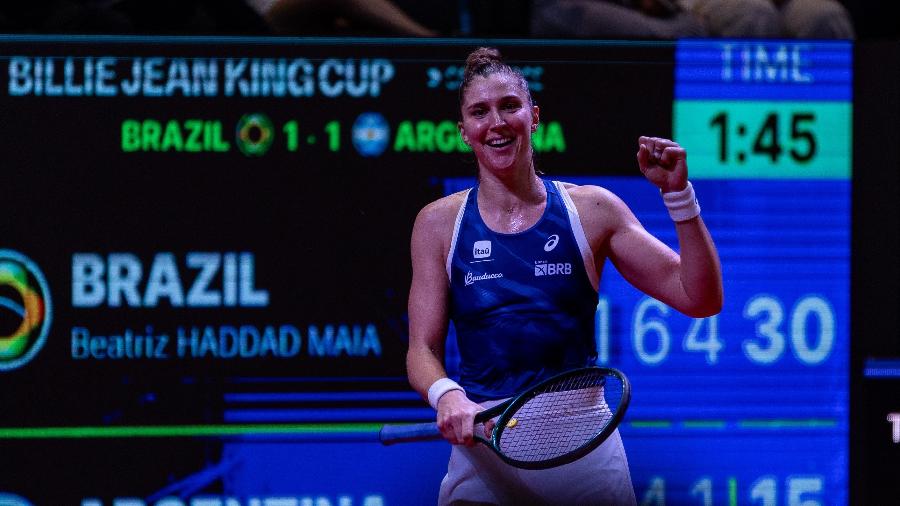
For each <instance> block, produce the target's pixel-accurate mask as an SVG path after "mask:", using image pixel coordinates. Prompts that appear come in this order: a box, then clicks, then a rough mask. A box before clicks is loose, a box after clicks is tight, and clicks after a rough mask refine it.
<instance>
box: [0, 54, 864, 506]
mask: <svg viewBox="0 0 900 506" xmlns="http://www.w3.org/2000/svg"><path fill="white" fill-rule="evenodd" d="M481 42H483V41H481ZM477 45H479V42H473V41H448V40H440V41H432V42H429V41H408V40H369V39H358V40H345V41H339V40H328V39H296V40H276V39H227V38H226V39H202V38H201V39H195V38H162V39H143V38H127V37H108V38H103V37H100V38H96V37H85V38H79V37H67V38H29V37H6V38H3V39H0V61H2V64H3V66H4V67H5V72H2V73H0V90H2V93H0V103H2V108H3V110H4V111H5V112H6V117H7V118H13V119H12V120H8V121H5V122H3V123H2V124H0V139H2V142H3V150H4V153H5V162H4V169H3V171H4V175H5V176H6V177H5V180H6V183H5V184H4V187H3V190H2V197H3V202H4V203H5V204H6V206H7V208H8V209H12V210H14V211H13V213H12V214H11V216H13V219H10V220H8V221H7V222H6V223H5V224H4V227H3V230H4V239H3V242H2V243H0V310H2V319H0V325H2V326H0V384H2V385H3V388H2V394H0V402H2V405H3V406H14V407H15V408H14V409H3V410H2V411H0V453H2V455H3V456H4V457H3V458H0V499H3V500H7V501H11V503H12V504H35V505H37V504H81V505H90V506H95V505H96V506H99V505H109V504H119V505H124V504H128V505H129V506H133V505H138V504H140V505H143V504H159V505H166V506H172V505H176V504H204V505H206V504H223V505H225V504H228V505H229V506H231V505H244V504H298V505H300V504H315V505H325V504H335V505H337V504H340V505H348V506H349V505H359V504H364V505H368V506H374V505H381V504H391V505H394V504H422V503H429V502H432V501H433V500H435V498H436V494H437V487H438V485H439V483H440V479H441V477H442V475H443V473H444V472H445V471H446V458H447V456H448V454H449V448H448V447H447V445H446V444H444V443H441V442H437V443H425V444H421V445H407V446H401V447H391V448H384V447H381V446H380V445H379V444H378V443H377V440H376V433H377V429H378V428H379V427H380V425H381V424H382V423H386V422H403V421H410V422H418V421H423V420H428V419H430V418H431V417H432V416H433V412H432V410H431V409H430V408H428V407H427V405H426V404H425V403H424V402H423V401H422V400H421V399H419V397H418V395H417V394H415V393H414V392H412V391H411V390H410V389H409V386H408V384H407V383H406V378H405V370H404V353H405V349H406V332H407V330H406V315H405V311H406V296H407V291H408V287H409V281H410V268H409V252H408V245H409V235H410V232H411V228H412V222H413V219H414V217H415V215H416V213H417V211H418V210H419V209H420V208H421V207H422V206H423V205H425V204H426V203H428V202H429V201H431V200H434V199H435V198H438V197H440V196H441V195H443V194H445V193H447V192H451V191H456V190H458V189H460V188H463V187H467V186H470V185H471V184H472V183H473V181H474V179H473V176H474V174H475V165H474V161H473V159H472V155H471V153H470V152H468V150H467V148H466V146H465V145H464V144H463V143H461V141H460V139H459V135H458V133H457V131H456V121H457V117H458V112H457V108H458V102H457V100H458V98H457V89H458V86H459V81H460V79H461V67H460V65H461V62H462V61H463V60H464V58H465V55H466V54H467V53H468V51H470V50H471V49H472V48H474V47H476V46H477ZM497 45H498V46H500V48H501V49H502V50H503V51H504V53H505V54H506V56H507V57H508V58H509V59H510V62H511V63H512V64H513V65H515V66H517V67H518V68H520V69H521V70H522V72H523V74H524V75H525V76H526V78H527V79H528V81H529V83H530V85H531V87H532V90H533V92H534V95H535V100H536V101H537V103H538V105H539V106H540V107H541V112H542V114H541V119H542V126H541V128H540V129H539V130H538V132H536V134H535V137H534V145H535V151H536V154H537V158H536V161H537V164H538V166H539V168H540V169H541V170H543V171H544V172H545V173H547V176H546V177H548V178H552V179H560V180H565V181H571V182H574V183H579V184H599V185H601V186H604V187H606V188H609V189H610V190H612V191H613V192H615V193H616V194H617V195H619V196H620V197H622V199H623V200H624V201H625V202H626V203H627V204H628V205H629V206H630V207H631V208H632V209H633V210H634V211H635V214H636V215H637V216H638V218H639V219H640V220H641V221H642V223H643V224H644V225H645V226H646V227H647V228H648V230H650V231H651V232H652V233H653V234H654V235H656V236H657V237H660V238H661V239H662V240H663V241H665V242H667V243H668V244H670V245H672V246H673V247H674V246H676V245H677V242H676V240H675V236H674V227H673V226H672V224H671V221H670V220H669V218H668V215H667V214H666V212H665V209H664V207H663V206H662V202H661V200H660V198H659V195H658V191H656V190H655V189H654V188H653V187H652V185H650V184H649V183H647V182H646V181H644V180H643V179H642V178H641V177H640V174H639V171H638V170H637V167H636V163H635V161H634V152H635V151H636V139H637V137H638V136H639V135H658V136H664V137H672V138H674V139H675V140H677V141H679V142H681V143H682V144H683V145H684V146H685V147H686V148H687V150H688V154H689V168H690V169H689V170H690V174H691V180H692V181H693V182H694V186H695V188H696V190H697V193H698V197H699V199H700V203H701V206H702V208H703V216H704V220H705V221H706V223H707V224H708V226H709V228H710V231H711V233H712V235H713V237H714V239H715V241H716V244H717V246H718V249H719V253H720V256H721V259H722V268H723V276H724V281H725V293H726V304H725V308H724V309H723V311H722V313H721V314H720V315H717V316H715V317H711V318H706V319H701V320H694V319H691V318H687V317H684V316H681V315H679V314H677V313H676V312H675V311H674V310H671V309H669V308H668V307H666V306H665V305H663V304H661V303H659V302H657V301H655V300H652V299H649V298H647V297H645V296H643V295H641V294H639V293H637V292H636V291H634V290H633V289H632V288H630V287H629V286H628V285H627V283H625V282H624V280H622V279H621V277H619V276H618V274H617V273H615V271H614V269H612V268H609V269H605V274H604V278H603V280H602V281H601V300H600V304H599V306H598V308H597V313H596V339H597V343H598V349H599V352H600V358H599V360H600V362H601V363H604V364H609V365H612V366H614V367H617V368H620V369H622V370H623V371H625V372H626V374H628V376H629V377H630V378H631V379H632V382H633V388H634V394H633V396H634V397H633V400H632V404H631V407H630V410H629V413H628V415H627V417H626V419H625V422H624V423H623V425H622V434H623V437H624V439H625V445H626V450H627V451H628V454H629V460H630V465H631V470H632V475H633V476H632V477H633V481H634V484H635V488H636V493H637V498H638V501H639V503H642V504H652V505H663V504H668V505H680V504H699V505H708V504H763V505H776V504H778V505H781V504H785V505H788V504H804V505H806V506H810V505H813V504H846V503H847V502H848V501H849V498H848V489H849V478H848V466H849V462H848V453H849V448H848V431H849V374H850V363H849V362H850V358H849V342H850V300H849V299H850V298H849V293H850V292H849V285H850V228H851V227H850V192H851V182H850V178H851V173H852V169H851V159H852V157H851V154H852V153H851V140H852V135H851V124H852V123H851V116H852V110H853V108H852V103H851V97H852V93H851V84H852V55H851V50H852V47H851V46H850V44H847V43H821V42H789V41H731V40H717V41H703V40H694V41H683V42H679V43H677V44H669V43H628V42H584V43H558V44H548V43H546V42H540V41H498V43H497ZM601 153H602V155H601ZM451 351H452V335H451ZM453 360H454V356H453V354H452V353H451V356H450V357H449V363H448V369H449V371H450V372H451V374H452V373H453V372H454V364H453ZM35 477H39V478H35ZM4 494H5V495H4ZM15 501H19V502H15ZM204 501H206V502H204ZM278 501H283V502H278Z"/></svg>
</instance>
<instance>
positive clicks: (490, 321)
mask: <svg viewBox="0 0 900 506" xmlns="http://www.w3.org/2000/svg"><path fill="white" fill-rule="evenodd" d="M460 115H461V119H460V121H459V123H458V127H459V131H460V134H461V137H462V139H463V141H464V142H465V143H466V144H467V145H468V146H469V147H471V149H472V152H473V154H474V155H475V159H476V161H477V164H478V184H477V185H476V186H475V187H474V188H471V189H469V190H465V191H462V192H459V193H455V194H453V195H450V196H448V197H444V198H442V199H439V200H437V201H435V202H432V203H431V204H429V205H427V206H426V207H425V208H424V209H422V211H420V213H419V215H418V216H417V218H416V223H415V225H414V228H413V234H412V251H411V253H412V263H413V280H412V286H411V288H410V296H409V327H410V330H409V352H408V354H407V371H408V374H409V380H410V384H411V385H412V386H413V388H415V389H416V390H417V391H418V392H419V393H420V394H421V395H422V396H423V397H424V398H427V399H428V401H429V403H430V404H431V406H432V407H433V408H435V409H436V410H437V424H438V427H439V428H440V430H441V433H442V435H443V436H444V438H445V439H446V440H447V441H449V442H450V443H453V444H454V447H453V450H452V452H451V456H450V464H449V466H448V473H447V476H446V477H445V478H444V480H443V482H442V484H441V491H440V498H439V504H464V503H472V502H476V503H479V504H485V503H486V504H616V505H628V504H634V503H635V496H634V490H633V487H632V484H631V477H630V474H629V471H628V462H627V457H626V456H625V450H624V448H623V445H622V440H621V437H620V436H619V434H618V432H614V433H613V434H612V435H611V436H610V437H609V439H607V440H606V441H605V442H604V443H603V444H601V445H600V446H599V447H598V448H596V449H595V450H594V451H592V452H591V453H589V454H587V455H586V456H584V457H583V458H581V459H580V460H578V461H575V462H572V463H570V464H565V465H563V466H560V467H556V468H552V469H545V470H540V471H537V470H521V469H516V468H513V467H511V466H509V465H507V464H505V463H503V462H502V461H500V460H499V458H498V457H497V456H496V455H495V454H494V453H493V452H491V451H490V450H488V449H487V448H486V447H484V446H483V445H478V446H475V445H474V441H475V440H474V439H473V435H474V433H475V431H476V430H483V429H482V428H476V427H475V424H474V419H475V415H476V414H477V413H478V412H480V411H483V410H484V409H485V408H488V407H490V406H493V405H496V404H498V403H499V402H502V401H503V400H504V399H507V398H510V397H513V396H515V395H516V394H517V393H519V392H522V391H524V390H527V389H528V388H530V387H532V386H534V385H535V384H537V383H539V382H541V381H543V380H546V379H547V378H549V377H552V376H554V375H556V374H559V373H561V372H563V371H568V370H572V369H577V368H579V367H584V366H588V365H593V364H594V363H595V362H596V359H597V349H596V344H595V342H594V337H593V336H594V313H595V309H596V307H597V304H598V293H597V289H598V286H599V280H600V274H601V270H602V267H603V265H604V263H605V261H606V259H609V260H610V262H611V263H612V264H613V265H615V267H616V268H617V269H618V270H619V272H620V273H621V274H622V275H623V277H624V278H625V279H626V280H628V281H629V282H630V283H631V284H633V285H634V286H636V287H637V288H638V289H640V290H642V291H643V292H645V293H647V294H648V295H651V296H653V297H655V298H657V299H659V300H661V301H663V302H664V303H666V304H668V305H669V306H671V307H673V308H675V309H677V310H679V311H681V312H683V313H685V314H688V315H691V316H697V317H702V316H708V315H712V314H715V313H717V312H718V311H719V310H720V308H721V304H722V281H721V273H720V267H719V260H718V256H717V253H716V249H715V246H714V245H713V242H712V239H711V238H710V236H709V233H708V232H707V230H706V226H705V225H704V224H703V221H702V219H701V218H700V217H699V213H700V207H699V205H698V204H697V203H696V199H695V197H694V193H693V190H692V188H691V185H690V184H689V183H688V181H687V162H686V159H687V155H686V153H685V151H684V149H682V148H681V147H680V146H679V145H678V144H676V143H674V142H672V141H670V140H667V139H661V138H655V137H640V138H639V139H638V146H639V148H638V153H637V162H638V166H639V168H640V170H641V172H642V173H643V174H644V176H645V177H646V179H647V180H648V181H650V182H651V183H652V184H654V185H655V186H656V187H658V188H659V189H660V191H661V192H662V194H663V195H662V196H663V201H664V202H665V204H666V206H667V207H668V208H669V212H670V215H671V216H672V219H673V221H675V222H676V230H677V232H678V238H679V246H680V250H681V254H680V255H679V254H677V253H675V252H674V251H672V250H671V249H670V248H669V247H668V246H666V245H664V244H663V243H662V242H660V241H659V240H658V239H656V238H655V237H653V236H652V235H650V234H649V233H648V232H647V231H646V230H645V229H644V228H643V227H642V226H641V224H640V223H639V222H638V220H637V218H636V217H635V216H634V214H633V213H632V212H631V210H630V209H629V208H628V207H627V206H626V205H625V203H624V202H622V201H621V200H620V199H619V198H618V197H616V196H615V195H613V194H612V193H611V192H609V191H608V190H606V189H603V188H600V187H597V186H576V185H573V184H568V183H562V182H559V181H545V180H543V179H542V178H541V177H539V176H538V174H537V172H536V171H535V168H534V161H533V156H532V154H533V149H534V148H533V146H532V134H533V133H535V132H536V131H537V129H538V125H539V122H540V110H539V109H538V107H537V106H535V105H534V101H533V100H532V98H531V94H530V92H529V89H528V84H527V82H526V81H525V79H524V78H523V77H522V75H521V74H520V73H519V72H517V71H516V70H515V69H513V68H512V67H510V66H509V65H507V64H505V63H503V61H502V60H501V59H500V54H499V52H498V51H497V50H496V49H490V48H480V49H478V50H476V51H474V52H473V53H472V54H471V55H469V57H468V59H467V61H466V70H465V73H464V76H463V81H462V84H461V86H460ZM598 154H599V153H598ZM450 320H452V321H453V323H454V326H455V328H456V339H457V343H458V346H459V352H460V381H459V383H457V382H455V381H453V380H451V379H449V378H447V377H446V376H447V373H446V371H445V369H444V364H443V360H444V340H445V336H446V332H447V328H448V325H449V321H450ZM489 425H490V422H486V423H485V427H488V426H489ZM485 434H486V435H487V432H485ZM488 437H489V436H488Z"/></svg>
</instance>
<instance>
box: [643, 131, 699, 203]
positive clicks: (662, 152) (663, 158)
mask: <svg viewBox="0 0 900 506" xmlns="http://www.w3.org/2000/svg"><path fill="white" fill-rule="evenodd" d="M638 146H639V147H638V152H637V162H638V167H640V169H641V173H642V174H644V177H646V178H647V180H648V181H650V182H651V183H653V184H654V185H656V186H657V187H658V188H659V189H660V190H662V192H663V193H668V192H677V191H681V190H683V189H685V188H686V187H687V152H686V151H685V150H684V148H682V147H681V146H679V145H678V143H677V142H675V141H671V140H669V139H663V138H661V137H644V136H641V137H639V138H638Z"/></svg>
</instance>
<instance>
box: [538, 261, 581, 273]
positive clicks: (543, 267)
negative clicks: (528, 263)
mask: <svg viewBox="0 0 900 506" xmlns="http://www.w3.org/2000/svg"><path fill="white" fill-rule="evenodd" d="M560 274H562V275H569V274H572V264H570V263H568V262H566V263H550V262H548V261H546V260H535V261H534V275H535V276H557V275H560Z"/></svg>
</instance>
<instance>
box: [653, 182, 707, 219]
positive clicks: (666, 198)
mask: <svg viewBox="0 0 900 506" xmlns="http://www.w3.org/2000/svg"><path fill="white" fill-rule="evenodd" d="M660 192H662V190H660ZM662 198H663V203H665V204H666V208H667V209H668V210H669V216H670V217H671V218H672V221H675V222H679V221H687V220H690V219H691V218H696V217H697V216H700V203H699V202H697V197H696V196H695V195H694V187H693V186H691V182H690V181H688V184H687V187H686V188H685V189H684V190H681V191H678V192H669V193H663V194H662Z"/></svg>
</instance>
